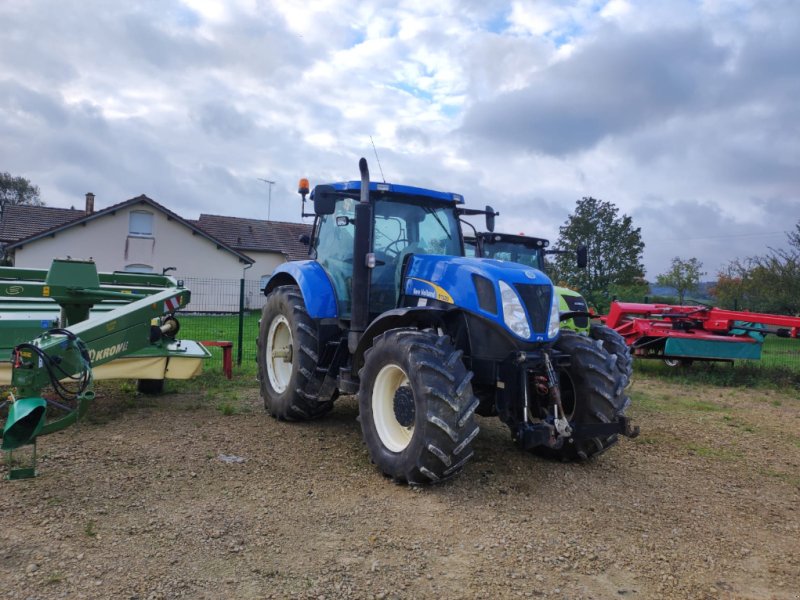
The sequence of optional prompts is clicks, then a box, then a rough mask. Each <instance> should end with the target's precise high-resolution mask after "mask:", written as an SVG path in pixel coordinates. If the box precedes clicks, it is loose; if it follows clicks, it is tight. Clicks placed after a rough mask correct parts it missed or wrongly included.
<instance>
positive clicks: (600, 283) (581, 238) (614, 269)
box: [551, 197, 644, 311]
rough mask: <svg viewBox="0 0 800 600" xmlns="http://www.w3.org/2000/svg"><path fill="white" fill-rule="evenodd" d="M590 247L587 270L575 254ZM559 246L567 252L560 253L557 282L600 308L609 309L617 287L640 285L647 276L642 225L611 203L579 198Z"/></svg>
mask: <svg viewBox="0 0 800 600" xmlns="http://www.w3.org/2000/svg"><path fill="white" fill-rule="evenodd" d="M582 245H586V246H587V247H588V249H589V261H588V264H587V266H586V269H579V268H578V266H577V264H576V261H575V253H576V252H577V250H578V247H579V246H582ZM558 246H559V248H561V249H562V250H567V251H568V253H567V254H560V255H557V257H556V259H555V261H554V264H553V269H552V271H551V272H552V274H553V281H556V282H562V281H563V282H564V283H565V284H566V285H568V286H570V287H572V288H573V289H577V290H579V291H580V292H581V293H582V294H583V295H584V296H585V297H586V299H587V300H588V301H589V302H590V303H592V304H594V305H595V306H596V307H597V309H598V310H601V311H605V310H606V309H607V308H608V305H609V303H610V301H611V299H612V293H613V292H612V290H613V289H614V287H615V286H617V287H628V286H636V285H640V284H641V282H642V278H643V275H644V265H643V264H642V254H643V252H644V242H643V241H642V232H641V229H640V228H639V227H634V226H633V220H632V219H631V217H629V216H628V215H622V216H619V209H618V208H617V207H616V206H614V204H612V203H611V202H603V201H602V200H598V199H596V198H591V197H588V198H582V199H580V200H578V202H577V204H576V206H575V211H574V212H573V213H572V214H571V215H570V216H569V218H568V219H567V221H566V222H565V223H564V225H562V226H561V227H560V228H559V235H558Z"/></svg>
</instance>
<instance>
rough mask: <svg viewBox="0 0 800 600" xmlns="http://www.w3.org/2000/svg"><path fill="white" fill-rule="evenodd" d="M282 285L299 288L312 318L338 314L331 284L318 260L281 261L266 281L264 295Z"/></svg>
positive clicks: (323, 317)
mask: <svg viewBox="0 0 800 600" xmlns="http://www.w3.org/2000/svg"><path fill="white" fill-rule="evenodd" d="M284 285H296V286H297V287H299V288H300V292H301V293H302V294H303V300H304V301H305V303H306V309H307V310H308V314H309V316H310V317H311V318H312V319H335V318H337V317H338V316H339V309H338V307H337V305H336V292H334V290H333V284H332V283H331V280H330V279H329V278H328V274H327V273H326V272H325V269H323V268H322V266H321V265H320V264H319V263H318V262H316V261H313V260H298V261H292V262H287V263H283V264H282V265H280V266H279V267H278V268H277V269H275V272H274V273H273V274H272V277H270V278H269V281H267V285H266V287H265V288H264V295H267V294H269V293H270V292H271V291H272V290H274V289H276V288H279V287H281V286H284Z"/></svg>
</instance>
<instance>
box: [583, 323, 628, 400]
mask: <svg viewBox="0 0 800 600" xmlns="http://www.w3.org/2000/svg"><path fill="white" fill-rule="evenodd" d="M589 337H591V338H592V339H593V340H596V341H598V342H600V345H601V346H602V347H603V349H604V350H605V351H606V352H608V353H609V354H611V355H612V356H615V357H616V360H617V362H616V364H615V365H614V366H615V368H616V371H617V373H618V374H619V377H620V381H621V384H622V387H623V388H625V387H627V386H628V385H629V384H630V382H631V380H632V379H633V358H632V357H631V351H630V349H629V348H628V345H627V344H626V343H625V338H624V337H622V336H621V335H620V334H619V333H617V331H616V330H615V329H612V328H611V327H608V326H606V325H598V324H592V325H591V326H590V327H589Z"/></svg>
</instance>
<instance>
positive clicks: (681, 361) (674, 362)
mask: <svg viewBox="0 0 800 600" xmlns="http://www.w3.org/2000/svg"><path fill="white" fill-rule="evenodd" d="M692 362H694V361H693V360H692V359H691V358H672V357H667V358H665V359H664V364H665V365H667V366H668V367H669V368H670V369H674V368H677V367H683V368H687V369H688V368H689V367H691V366H692Z"/></svg>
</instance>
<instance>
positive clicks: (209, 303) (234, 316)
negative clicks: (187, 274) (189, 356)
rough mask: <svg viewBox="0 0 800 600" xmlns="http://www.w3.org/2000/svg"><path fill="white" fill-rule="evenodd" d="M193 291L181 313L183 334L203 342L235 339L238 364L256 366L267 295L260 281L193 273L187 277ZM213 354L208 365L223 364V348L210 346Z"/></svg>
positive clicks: (234, 358) (235, 355)
mask: <svg viewBox="0 0 800 600" xmlns="http://www.w3.org/2000/svg"><path fill="white" fill-rule="evenodd" d="M184 284H185V285H186V287H187V288H188V289H189V290H190V291H191V292H192V298H191V302H190V304H189V306H187V307H186V309H184V310H183V311H181V314H180V323H181V333H180V335H181V337H183V338H185V339H192V340H196V341H199V342H203V341H214V342H221V341H225V342H232V343H233V348H232V354H233V361H234V364H237V363H238V364H240V365H242V367H244V368H245V370H253V369H254V365H255V358H256V338H257V336H258V320H259V318H260V317H261V309H262V307H263V306H264V302H265V301H266V297H265V296H264V293H263V291H262V290H261V289H260V285H259V282H258V281H250V280H247V279H245V280H241V279H210V278H198V277H191V278H186V279H185V280H184ZM208 349H209V351H210V352H211V356H212V358H211V359H210V360H209V361H208V364H207V365H206V368H207V369H209V370H211V369H219V368H221V366H222V360H223V352H224V350H223V348H220V347H215V346H208Z"/></svg>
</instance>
